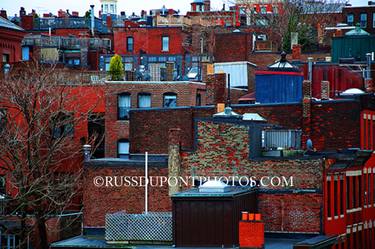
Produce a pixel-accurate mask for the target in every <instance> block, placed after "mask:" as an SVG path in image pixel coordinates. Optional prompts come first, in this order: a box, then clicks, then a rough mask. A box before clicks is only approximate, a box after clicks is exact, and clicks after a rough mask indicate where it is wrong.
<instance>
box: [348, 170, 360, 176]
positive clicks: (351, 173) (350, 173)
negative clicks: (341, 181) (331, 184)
mask: <svg viewBox="0 0 375 249" xmlns="http://www.w3.org/2000/svg"><path fill="white" fill-rule="evenodd" d="M360 175H362V170H352V171H346V176H360Z"/></svg>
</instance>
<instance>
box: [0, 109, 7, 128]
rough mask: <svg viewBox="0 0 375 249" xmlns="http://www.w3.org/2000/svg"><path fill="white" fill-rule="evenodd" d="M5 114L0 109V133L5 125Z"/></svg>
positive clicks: (4, 111) (3, 110)
mask: <svg viewBox="0 0 375 249" xmlns="http://www.w3.org/2000/svg"><path fill="white" fill-rule="evenodd" d="M6 118H7V112H6V110H5V109H0V132H1V131H3V129H4V128H5V125H6Z"/></svg>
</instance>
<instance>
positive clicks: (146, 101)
mask: <svg viewBox="0 0 375 249" xmlns="http://www.w3.org/2000/svg"><path fill="white" fill-rule="evenodd" d="M150 107H151V94H149V93H140V94H138V108H150Z"/></svg>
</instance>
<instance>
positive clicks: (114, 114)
mask: <svg viewBox="0 0 375 249" xmlns="http://www.w3.org/2000/svg"><path fill="white" fill-rule="evenodd" d="M205 92H206V86H205V84H201V83H188V82H176V83H170V82H168V83H167V82H165V83H163V82H149V83H147V82H143V83H141V82H138V83H131V82H124V83H118V84H116V83H110V84H109V86H108V87H107V88H106V117H105V130H106V134H105V137H106V139H105V141H106V149H105V151H106V157H117V141H118V140H120V139H129V137H130V136H129V121H128V120H119V119H118V95H119V94H121V93H129V94H130V96H131V107H132V108H137V107H138V94H139V93H149V94H151V107H153V108H162V107H163V94H165V93H175V94H177V106H195V105H197V103H196V101H197V95H198V94H199V95H200V96H201V101H202V102H201V105H205V104H206V101H205ZM163 111H168V110H165V109H164V110H162V111H161V112H163ZM172 112H173V110H172ZM172 119H173V120H175V121H177V120H176V119H174V118H173V117H172ZM168 120H170V118H168ZM149 121H150V122H152V126H153V127H155V128H156V127H157V125H155V124H158V118H157V117H154V118H152V119H150V120H149ZM141 134H145V133H143V132H141ZM135 136H136V134H135ZM131 139H132V138H130V141H131ZM144 141H145V142H146V141H147V140H144ZM131 143H132V144H133V142H131ZM133 151H134V150H133ZM135 151H136V150H135Z"/></svg>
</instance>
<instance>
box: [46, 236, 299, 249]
mask: <svg viewBox="0 0 375 249" xmlns="http://www.w3.org/2000/svg"><path fill="white" fill-rule="evenodd" d="M303 240H304V239H303V238H288V236H286V238H273V237H267V236H266V238H265V247H264V249H293V245H294V244H296V243H298V242H301V241H303ZM51 248H112V249H113V248H121V249H122V248H129V249H187V248H186V247H183V248H182V247H173V246H172V245H170V246H169V245H134V244H131V245H126V244H107V243H106V241H105V239H104V235H103V236H96V237H95V236H94V237H93V236H78V237H74V238H70V239H67V240H62V241H58V242H54V243H52V244H51ZM237 248H238V247H237ZM194 249H222V247H194Z"/></svg>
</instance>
